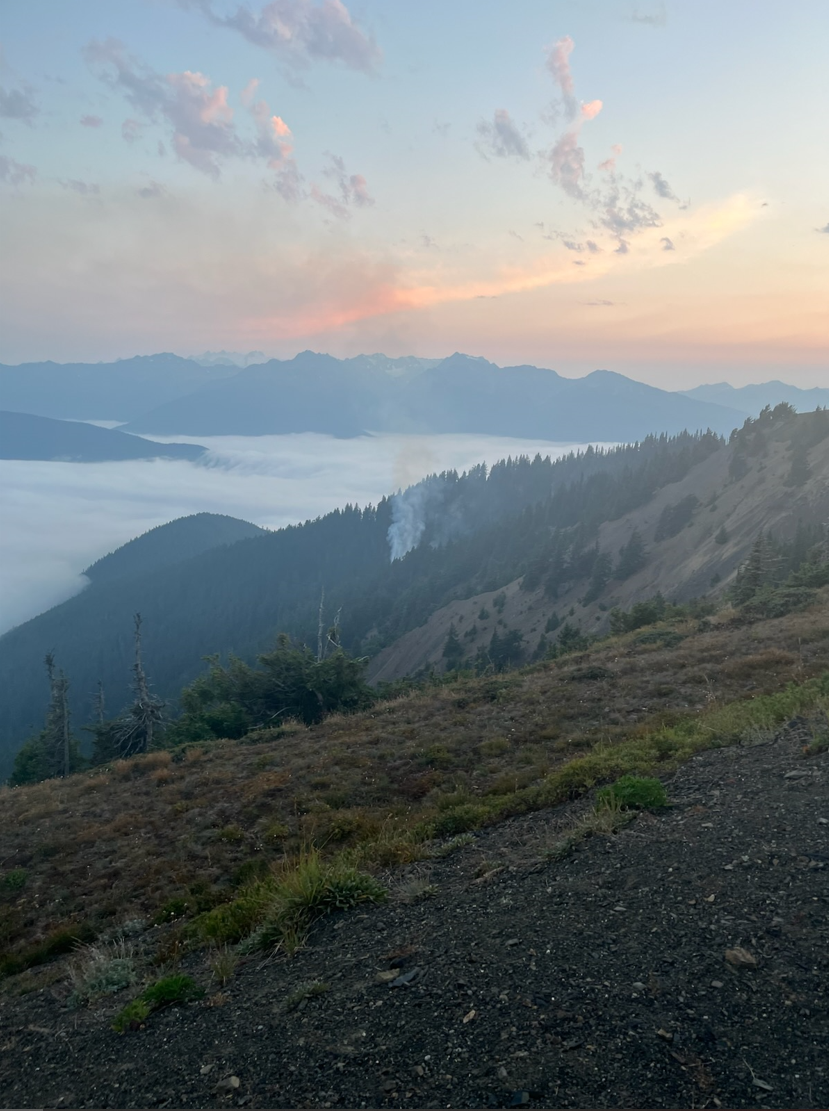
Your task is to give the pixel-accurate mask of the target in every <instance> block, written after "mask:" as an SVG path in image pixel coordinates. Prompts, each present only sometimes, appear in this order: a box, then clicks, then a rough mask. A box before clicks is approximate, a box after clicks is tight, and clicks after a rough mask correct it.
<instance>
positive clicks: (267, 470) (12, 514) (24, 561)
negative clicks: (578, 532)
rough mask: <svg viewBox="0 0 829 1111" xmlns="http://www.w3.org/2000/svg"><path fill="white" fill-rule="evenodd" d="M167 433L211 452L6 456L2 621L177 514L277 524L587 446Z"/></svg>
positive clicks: (1, 511)
mask: <svg viewBox="0 0 829 1111" xmlns="http://www.w3.org/2000/svg"><path fill="white" fill-rule="evenodd" d="M158 439H161V437H158ZM168 439H169V440H177V441H178V442H188V440H189V442H191V443H201V444H204V446H205V447H207V448H208V449H209V451H208V454H207V455H206V456H205V457H204V458H203V460H202V461H200V462H198V463H190V462H187V461H184V460H167V459H155V460H130V461H126V462H119V463H45V462H29V461H24V460H0V519H2V521H3V529H2V532H1V533H0V585H1V586H2V590H1V591H0V632H4V631H6V630H7V629H10V628H12V627H13V626H14V625H18V624H20V623H21V622H22V621H26V620H28V619H29V618H30V617H34V616H35V615H36V614H38V613H42V612H43V611H44V610H46V609H49V608H50V607H51V606H54V605H57V604H58V603H59V602H62V601H65V600H66V599H67V598H70V597H71V596H72V595H73V594H77V593H78V592H79V591H80V590H82V589H83V588H84V587H85V586H86V585H88V580H87V579H85V578H84V576H83V574H82V572H83V570H84V568H85V567H88V566H89V565H90V564H91V563H94V562H95V560H96V559H98V558H100V557H101V556H103V555H106V553H107V552H111V551H113V550H114V549H115V548H118V547H119V546H120V545H121V544H124V543H126V541H128V540H131V539H132V538H133V537H135V536H139V535H140V534H141V533H142V532H146V531H147V529H150V528H154V527H155V526H156V525H161V524H164V523H165V522H167V521H172V520H174V519H175V518H176V517H183V516H186V515H187V514H190V513H201V512H210V513H227V514H230V515H231V516H233V517H241V518H243V519H244V520H247V521H253V522H254V523H255V524H257V525H261V526H263V527H266V528H280V527H282V526H283V525H288V524H295V523H296V522H298V521H305V520H308V519H313V518H314V517H317V516H320V515H321V514H324V513H327V512H329V511H330V510H332V509H336V508H337V507H338V506H343V505H345V504H346V503H347V502H351V503H352V504H358V505H367V504H369V503H374V504H376V503H377V502H378V501H379V499H380V498H382V497H383V496H384V495H386V494H392V493H394V492H395V491H397V490H401V489H405V488H406V487H407V486H410V485H412V484H413V483H415V482H418V481H419V480H420V479H422V478H423V477H424V476H426V475H427V474H431V473H434V472H440V471H443V470H451V469H456V470H459V471H462V470H466V469H468V468H469V467H471V466H475V465H476V464H478V463H481V462H483V461H486V462H488V463H495V462H497V461H498V460H499V459H504V458H506V457H507V456H509V455H512V456H513V457H514V456H517V455H529V456H534V455H535V454H536V453H537V452H539V453H540V454H541V455H543V456H546V455H550V456H552V457H556V456H559V455H562V454H566V453H567V452H569V451H570V450H574V449H578V448H579V447H583V446H584V445H580V444H556V443H550V442H546V441H533V440H518V439H509V438H504V437H498V436H477V435H457V436H455V435H451V436H400V435H386V434H384V435H373V436H360V437H357V438H355V439H351V440H338V439H334V438H333V437H330V436H322V435H318V434H316V433H302V434H298V435H292V436H256V437H245V436H216V437H207V438H205V437H199V438H188V437H185V436H178V437H169V438H168Z"/></svg>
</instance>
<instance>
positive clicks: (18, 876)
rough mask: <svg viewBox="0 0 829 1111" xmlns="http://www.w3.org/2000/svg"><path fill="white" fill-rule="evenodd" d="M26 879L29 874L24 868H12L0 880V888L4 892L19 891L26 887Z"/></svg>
mask: <svg viewBox="0 0 829 1111" xmlns="http://www.w3.org/2000/svg"><path fill="white" fill-rule="evenodd" d="M28 878H29V873H28V872H27V871H26V869H25V868H12V870H11V871H10V872H6V874H5V876H3V879H2V880H0V887H3V888H5V890H6V891H21V890H22V889H23V888H24V887H25V886H26V880H27V879H28Z"/></svg>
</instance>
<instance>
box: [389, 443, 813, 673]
mask: <svg viewBox="0 0 829 1111" xmlns="http://www.w3.org/2000/svg"><path fill="white" fill-rule="evenodd" d="M733 451H734V449H733V448H723V449H722V450H720V451H718V452H716V453H714V454H713V455H711V456H710V457H709V458H707V459H705V460H704V461H702V462H701V463H699V464H698V465H697V466H696V467H694V469H693V470H691V471H690V472H689V473H688V474H687V475H685V476H684V477H682V478H681V479H679V480H678V481H677V482H674V483H671V484H669V485H667V486H664V487H663V488H662V489H661V490H659V491H658V492H656V493H655V494H654V496H653V498H651V499H650V500H649V501H648V502H647V504H645V505H642V506H640V507H637V508H636V509H634V510H632V511H631V512H630V513H626V514H624V516H621V517H619V518H618V519H616V520H607V521H604V522H603V523H602V524H601V525H600V526H599V528H598V532H597V536H596V543H597V544H598V547H599V549H600V550H601V551H603V552H608V553H612V554H613V556H614V558H616V557H617V555H618V553H619V551H620V550H621V549H622V548H623V546H624V545H625V544H626V543H627V542H628V541H629V540H630V537H631V535H632V534H633V533H634V531H636V532H637V533H638V534H639V535H640V536H641V537H642V540H643V543H644V545H645V557H644V566H643V567H642V568H641V570H639V571H637V572H635V573H634V574H632V575H631V576H630V577H629V578H626V579H624V580H623V581H620V580H619V579H614V578H609V580H608V582H607V584H606V586H604V587H603V588H602V589H601V591H600V592H599V593H598V595H597V596H596V597H595V598H593V599H592V600H590V601H588V602H587V603H583V599H584V596H585V595H586V594H587V589H588V585H589V580H587V581H586V580H585V579H578V580H575V581H572V582H570V583H565V584H563V585H562V586H561V587H560V588H559V589H558V590H556V591H555V592H549V591H545V590H544V588H543V587H541V586H539V587H535V588H533V589H522V585H525V584H524V583H523V579H518V578H516V579H514V580H513V581H512V582H510V583H504V584H499V585H498V588H497V589H494V590H488V591H484V592H482V593H480V594H475V595H473V596H471V597H469V598H464V599H458V600H457V601H453V602H452V603H450V604H449V605H447V606H444V607H442V608H441V609H439V610H438V611H437V612H435V613H433V614H432V615H431V616H430V617H429V619H428V620H427V621H426V622H425V623H424V624H423V625H421V626H420V627H418V628H416V629H413V630H412V631H411V632H408V633H406V634H405V635H404V636H402V637H401V638H400V639H399V640H397V641H396V642H395V643H394V644H392V645H390V646H388V647H387V648H385V649H383V651H381V652H380V653H379V654H378V655H377V656H376V657H375V658H374V659H373V660H372V662H371V665H370V675H371V677H372V679H373V680H375V681H381V680H391V679H395V678H397V677H399V676H401V675H409V674H412V673H414V672H416V671H417V670H419V669H421V668H424V667H435V668H438V669H442V668H443V667H445V666H446V663H445V660H444V658H443V649H444V645H445V642H446V638H447V635H448V633H449V629H450V627H452V626H454V627H455V628H456V630H457V632H458V634H459V635H460V636H461V638H462V641H463V643H464V645H465V646H466V653H467V654H468V656H470V657H471V655H473V654H474V652H475V651H476V650H477V649H478V648H479V647H480V645H482V644H486V643H487V642H488V641H489V640H490V639H491V637H492V634H493V632H497V631H499V629H500V630H503V629H504V628H506V629H510V630H515V631H517V632H519V633H520V634H521V637H522V638H523V644H524V649H525V652H526V653H527V654H529V655H531V654H532V652H533V651H534V650H535V649H536V647H537V645H538V642H539V641H540V640H541V638H542V637H545V639H547V640H549V642H552V641H554V639H555V635H556V634H555V630H552V631H550V630H549V629H548V628H547V626H548V622H550V619H551V618H554V615H555V616H556V617H557V618H559V619H567V620H569V621H570V622H571V623H572V624H574V625H575V626H576V627H577V628H578V629H579V630H580V631H582V632H584V633H588V634H592V633H597V634H603V633H606V632H607V630H608V623H609V617H608V611H609V610H610V609H611V608H612V607H613V606H620V607H622V608H623V609H627V608H629V607H630V606H631V605H633V604H635V603H636V602H639V601H642V600H643V599H646V598H651V597H653V596H654V595H655V594H657V593H659V592H661V593H662V594H664V595H665V597H667V598H671V599H676V600H678V601H684V600H686V599H688V598H693V597H700V596H702V595H708V596H710V597H713V598H717V597H721V596H722V595H723V594H724V593H725V591H727V589H728V587H729V586H730V585H731V583H732V582H733V580H734V576H735V574H736V572H737V570H738V568H739V567H740V565H741V564H742V563H743V561H744V560H745V559H746V558H747V556H748V552H749V549H750V548H751V545H752V543H753V542H754V540H755V539H756V538H757V536H758V534H759V533H760V532H762V531H766V532H770V533H772V534H774V535H776V536H778V537H779V538H781V539H791V538H792V537H793V536H794V535H795V533H796V531H797V528H798V525H799V524H805V523H813V524H818V525H819V524H825V523H826V522H829V438H827V439H825V440H823V441H822V442H821V443H819V444H818V445H817V446H816V447H814V448H813V449H812V451H811V452H810V460H811V475H810V477H809V478H808V480H807V481H805V482H804V484H803V485H802V486H799V487H797V488H793V487H791V486H790V485H787V480H788V476H789V474H790V470H791V452H790V450H789V447H788V445H787V444H786V443H785V442H783V441H778V442H776V443H772V444H771V445H770V446H769V448H768V450H767V451H766V453H765V454H764V455H763V456H762V457H760V458H757V459H755V460H754V461H753V464H752V465H751V467H750V469H749V470H748V471H747V473H746V474H744V475H743V476H742V477H741V478H739V479H737V480H735V479H734V478H733V476H732V475H731V474H730V470H729V468H730V464H731V460H732V459H733ZM688 499H693V508H692V509H691V512H690V514H689V519H688V521H687V522H686V523H685V524H684V525H683V526H682V527H681V528H680V529H679V530H678V531H677V532H676V534H675V535H673V536H665V537H662V538H661V539H658V540H657V539H656V534H657V531H658V529H659V524H660V519H661V518H662V515H663V514H664V513H666V511H670V510H671V508H672V507H674V506H677V505H678V504H680V503H687V501H688ZM501 592H503V594H504V596H505V599H504V603H503V605H502V606H499V607H496V606H494V605H493V600H494V599H495V598H496V597H497V596H498V595H499V594H501ZM482 613H486V616H485V617H483V618H482V617H481V614H482ZM568 615H569V616H568ZM473 629H474V630H475V633H474V636H470V630H473ZM545 630H546V634H545Z"/></svg>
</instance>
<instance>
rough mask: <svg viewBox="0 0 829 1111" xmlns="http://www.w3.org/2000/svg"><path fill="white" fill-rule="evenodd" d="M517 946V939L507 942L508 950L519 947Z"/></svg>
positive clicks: (512, 938)
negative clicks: (514, 946) (515, 946)
mask: <svg viewBox="0 0 829 1111" xmlns="http://www.w3.org/2000/svg"><path fill="white" fill-rule="evenodd" d="M517 944H518V938H517V937H511V938H510V939H509V941H507V942H506V946H507V949H512V947H513V945H517Z"/></svg>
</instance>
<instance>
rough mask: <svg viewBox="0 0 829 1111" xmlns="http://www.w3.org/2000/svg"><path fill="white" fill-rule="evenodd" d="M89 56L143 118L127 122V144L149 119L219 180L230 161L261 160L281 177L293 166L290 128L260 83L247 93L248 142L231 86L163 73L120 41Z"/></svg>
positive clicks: (183, 155) (100, 45) (93, 46)
mask: <svg viewBox="0 0 829 1111" xmlns="http://www.w3.org/2000/svg"><path fill="white" fill-rule="evenodd" d="M84 55H85V57H86V60H87V62H88V63H89V65H90V66H91V67H92V69H93V71H94V72H95V73H96V74H97V75H98V77H99V78H100V79H101V80H102V81H104V82H105V83H106V84H107V85H108V86H109V87H110V88H112V89H115V90H117V91H119V92H121V93H122V94H123V95H124V96H125V98H126V99H127V101H128V102H129V103H130V104H131V105H132V107H133V108H134V109H135V110H136V111H137V112H138V113H139V115H140V116H141V117H142V118H141V119H134V118H130V119H127V120H125V121H124V123H123V124H122V127H121V133H122V135H123V137H124V139H125V140H127V142H135V141H136V139H138V138H140V137H141V134H142V129H143V126H144V121H146V122H148V123H163V124H164V125H165V126H167V127H169V128H171V132H172V134H171V137H170V142H171V144H172V147H173V150H174V151H175V152H176V154H177V155H178V157H179V158H180V159H181V160H182V161H183V162H188V163H189V164H190V165H191V166H193V167H194V169H196V170H199V171H200V172H201V173H203V174H206V175H208V176H209V177H212V178H214V179H215V178H218V177H219V176H220V174H221V170H222V167H223V165H224V164H225V163H226V162H227V161H228V160H230V159H237V158H253V159H260V160H263V161H264V162H265V163H266V165H267V166H268V167H269V168H270V169H273V170H277V171H279V172H280V173H282V172H283V171H285V169H286V168H287V167H288V164H289V162H290V154H291V151H292V138H291V131H290V128H289V127H288V125H287V124H286V123H285V121H284V120H283V119H282V118H281V117H280V116H278V115H274V114H272V113H271V111H270V109H269V107H268V104H267V102H266V101H264V100H261V99H260V100H257V101H254V100H253V94H254V93H255V89H256V84H255V83H249V85H248V86H247V88H246V89H245V91H244V93H243V102H245V103H246V106H247V108H248V111H249V112H250V115H251V117H252V119H253V123H254V129H255V138H254V139H248V138H245V137H243V136H242V135H241V134H240V132H239V130H238V128H237V126H236V123H235V120H234V111H233V108H232V107H231V105H230V102H229V92H228V88H227V86H226V85H217V86H214V84H213V82H212V81H211V79H210V78H209V77H207V76H206V75H205V74H203V73H199V72H194V71H191V70H185V71H184V72H183V73H169V74H166V75H164V74H160V73H157V72H156V71H155V70H153V69H151V68H150V67H149V66H147V65H144V64H143V63H141V62H139V61H138V59H136V58H133V57H132V56H130V55H129V54H127V52H126V49H125V47H124V45H123V43H121V42H119V41H118V40H116V39H107V40H106V42H97V41H93V42H91V43H90V44H89V45H88V46H87V47H86V48H85V51H84Z"/></svg>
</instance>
